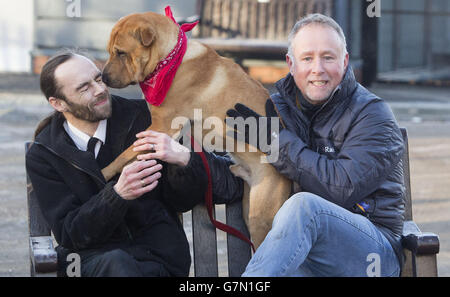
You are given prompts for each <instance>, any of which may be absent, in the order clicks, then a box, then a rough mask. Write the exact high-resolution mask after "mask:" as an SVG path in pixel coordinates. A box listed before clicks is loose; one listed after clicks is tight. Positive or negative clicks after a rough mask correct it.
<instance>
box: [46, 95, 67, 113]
mask: <svg viewBox="0 0 450 297" xmlns="http://www.w3.org/2000/svg"><path fill="white" fill-rule="evenodd" d="M48 102H49V103H50V105H51V106H52V107H53V108H54V109H55V110H57V111H59V112H66V111H67V104H66V102H65V101H64V100H62V99H59V98H56V97H50V98H48Z"/></svg>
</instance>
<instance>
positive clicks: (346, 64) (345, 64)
mask: <svg viewBox="0 0 450 297" xmlns="http://www.w3.org/2000/svg"><path fill="white" fill-rule="evenodd" d="M348 60H349V54H348V53H345V57H344V69H347V66H348Z"/></svg>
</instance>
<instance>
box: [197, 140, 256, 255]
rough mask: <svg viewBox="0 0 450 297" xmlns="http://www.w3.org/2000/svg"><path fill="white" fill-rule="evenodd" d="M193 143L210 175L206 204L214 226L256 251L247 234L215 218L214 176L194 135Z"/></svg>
mask: <svg viewBox="0 0 450 297" xmlns="http://www.w3.org/2000/svg"><path fill="white" fill-rule="evenodd" d="M191 143H192V146H193V147H194V151H196V152H198V154H199V155H200V157H201V158H202V161H203V166H204V167H205V170H206V175H207V176H208V187H207V188H206V193H205V205H206V209H207V210H208V216H209V220H210V221H211V223H212V224H213V225H214V227H216V228H217V229H219V230H222V231H224V232H226V233H228V234H231V235H233V236H234V237H237V238H239V239H240V240H243V241H245V242H246V243H248V244H249V245H250V246H251V247H252V250H253V252H255V246H254V245H253V243H252V241H251V240H250V239H249V238H248V237H247V236H245V235H244V234H242V233H241V232H240V231H239V230H237V229H235V228H233V227H231V226H228V225H226V224H224V223H221V222H219V221H216V220H215V219H214V217H213V214H212V213H213V202H212V196H213V194H212V178H211V171H210V170H209V165H208V160H207V159H206V156H205V153H204V152H203V149H202V148H201V147H199V145H198V144H197V142H196V141H195V139H194V137H192V136H191Z"/></svg>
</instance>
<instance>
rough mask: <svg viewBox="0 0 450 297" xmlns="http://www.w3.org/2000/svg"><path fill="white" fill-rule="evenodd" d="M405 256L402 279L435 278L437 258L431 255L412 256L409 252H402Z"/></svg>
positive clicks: (436, 274)
mask: <svg viewBox="0 0 450 297" xmlns="http://www.w3.org/2000/svg"><path fill="white" fill-rule="evenodd" d="M404 253H405V255H406V260H405V265H404V267H403V270H402V275H401V276H402V277H437V276H438V269H437V257H436V254H431V255H414V254H413V253H412V252H411V251H409V250H404Z"/></svg>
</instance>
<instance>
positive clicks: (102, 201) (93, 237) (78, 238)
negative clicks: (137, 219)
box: [26, 147, 127, 250]
mask: <svg viewBox="0 0 450 297" xmlns="http://www.w3.org/2000/svg"><path fill="white" fill-rule="evenodd" d="M42 155H45V152H41V151H39V150H37V149H35V150H34V149H33V147H32V148H31V149H30V152H29V153H28V154H27V157H26V167H27V172H28V175H29V177H30V180H31V183H32V186H33V190H34V191H35V193H36V197H37V200H38V204H39V206H40V208H41V209H42V210H43V215H44V217H45V219H46V221H47V222H48V224H49V225H50V228H51V229H52V232H53V234H54V236H55V238H56V240H57V242H58V243H59V244H60V245H62V246H64V247H65V248H69V249H75V250H79V249H83V248H89V247H94V246H96V245H98V244H100V243H102V242H104V241H106V240H107V239H108V238H109V237H110V236H111V234H112V233H113V232H114V230H115V228H116V227H117V225H118V224H119V223H120V222H121V221H123V217H124V215H125V213H126V211H127V201H125V200H124V199H122V198H121V197H120V196H119V195H118V194H117V193H116V192H115V191H114V189H113V186H114V184H115V182H110V183H108V184H106V186H105V187H104V189H103V190H101V191H100V192H99V193H97V194H96V195H94V196H92V197H91V198H89V199H88V200H87V201H86V202H82V201H80V200H79V199H78V198H77V197H76V196H75V194H74V193H73V192H72V191H71V190H70V188H69V187H68V186H67V185H66V183H65V181H64V178H63V177H62V176H61V175H60V174H58V173H57V171H56V170H55V169H54V168H53V167H52V166H51V164H50V163H49V162H47V161H46V160H45V159H44V158H42V157H41V156H42Z"/></svg>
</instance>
